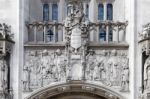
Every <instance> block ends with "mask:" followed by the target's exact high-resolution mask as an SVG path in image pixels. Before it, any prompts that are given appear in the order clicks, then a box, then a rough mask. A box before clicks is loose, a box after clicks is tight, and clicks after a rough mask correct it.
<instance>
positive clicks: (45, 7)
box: [43, 4, 49, 21]
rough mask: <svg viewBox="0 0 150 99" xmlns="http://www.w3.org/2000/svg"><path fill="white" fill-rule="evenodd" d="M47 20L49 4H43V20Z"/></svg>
mask: <svg viewBox="0 0 150 99" xmlns="http://www.w3.org/2000/svg"><path fill="white" fill-rule="evenodd" d="M48 20H49V5H48V4H44V5H43V21H48Z"/></svg>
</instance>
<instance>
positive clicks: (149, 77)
mask: <svg viewBox="0 0 150 99" xmlns="http://www.w3.org/2000/svg"><path fill="white" fill-rule="evenodd" d="M144 88H145V89H149V88H150V56H149V57H148V58H147V59H146V61H145V64H144Z"/></svg>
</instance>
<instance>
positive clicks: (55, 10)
mask: <svg viewBox="0 0 150 99" xmlns="http://www.w3.org/2000/svg"><path fill="white" fill-rule="evenodd" d="M52 20H56V21H57V20H58V5H57V4H53V5H52Z"/></svg>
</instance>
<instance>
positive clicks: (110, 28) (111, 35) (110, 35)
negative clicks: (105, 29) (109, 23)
mask: <svg viewBox="0 0 150 99" xmlns="http://www.w3.org/2000/svg"><path fill="white" fill-rule="evenodd" d="M112 39H113V30H112V27H109V41H112Z"/></svg>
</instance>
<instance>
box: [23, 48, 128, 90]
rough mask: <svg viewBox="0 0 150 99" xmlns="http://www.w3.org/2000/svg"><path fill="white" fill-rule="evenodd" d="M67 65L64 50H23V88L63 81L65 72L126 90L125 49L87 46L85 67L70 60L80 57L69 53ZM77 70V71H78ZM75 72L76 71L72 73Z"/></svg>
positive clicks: (66, 77) (126, 67) (126, 62)
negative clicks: (70, 56) (97, 49)
mask: <svg viewBox="0 0 150 99" xmlns="http://www.w3.org/2000/svg"><path fill="white" fill-rule="evenodd" d="M71 60H72V62H71V64H70V65H69V66H68V65H67V64H68V62H67V57H66V54H65V52H64V51H63V50H62V51H61V50H60V49H58V50H56V51H52V50H31V51H26V52H25V65H24V69H23V72H24V79H23V86H24V91H32V90H34V89H37V88H40V87H43V86H46V85H49V84H52V83H54V82H66V81H67V80H68V76H69V77H70V78H72V79H75V78H76V77H82V75H83V74H85V79H84V80H85V81H93V82H98V83H102V84H104V85H106V86H110V87H114V88H120V90H121V91H128V90H129V64H128V56H127V51H126V50H99V51H94V50H90V51H89V53H88V54H87V56H86V62H85V64H86V65H85V69H83V66H84V65H81V71H76V68H77V70H79V67H78V66H77V65H75V66H74V62H76V61H77V60H80V57H77V56H73V57H72V58H71ZM79 72H81V73H79ZM75 74H78V76H77V75H76V76H75V77H74V75H75Z"/></svg>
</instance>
